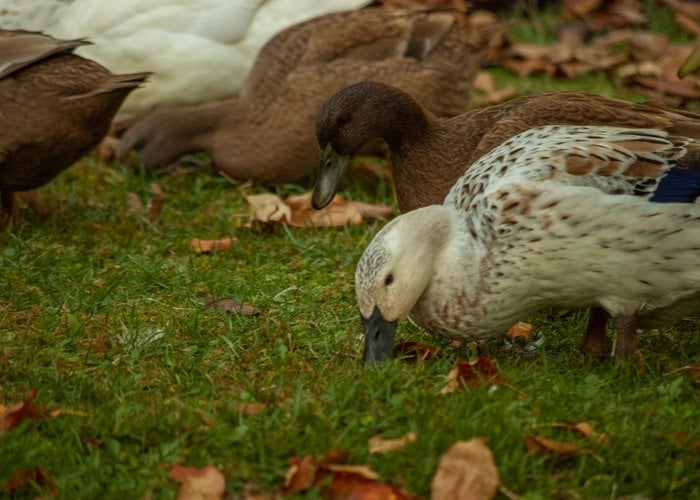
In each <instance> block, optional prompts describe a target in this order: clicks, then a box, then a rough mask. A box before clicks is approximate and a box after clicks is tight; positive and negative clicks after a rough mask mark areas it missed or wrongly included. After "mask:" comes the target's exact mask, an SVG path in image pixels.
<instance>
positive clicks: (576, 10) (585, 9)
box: [564, 0, 603, 18]
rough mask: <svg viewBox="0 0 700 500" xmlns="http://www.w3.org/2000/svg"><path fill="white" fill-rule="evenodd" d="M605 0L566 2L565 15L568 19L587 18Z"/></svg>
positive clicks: (573, 0) (566, 0) (571, 0)
mask: <svg viewBox="0 0 700 500" xmlns="http://www.w3.org/2000/svg"><path fill="white" fill-rule="evenodd" d="M602 1H603V0H564V15H565V16H566V17H568V18H577V17H583V16H587V15H588V14H590V13H591V12H593V11H594V10H596V9H598V8H599V7H600V4H601V3H602Z"/></svg>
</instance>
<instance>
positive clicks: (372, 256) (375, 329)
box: [355, 205, 452, 361]
mask: <svg viewBox="0 0 700 500" xmlns="http://www.w3.org/2000/svg"><path fill="white" fill-rule="evenodd" d="M451 234H452V218H451V217H450V214H449V211H448V209H446V208H445V207H442V206H440V205H431V206H429V207H425V208H421V209H418V210H414V211H412V212H409V213H407V214H404V215H401V216H399V217H397V218H396V219H394V220H393V221H391V222H390V223H389V224H387V226H386V227H384V229H382V230H381V231H380V232H379V233H378V234H377V236H376V237H375V238H374V240H372V242H371V243H370V244H369V246H368V247H367V249H366V250H365V252H364V254H363V255H362V257H361V258H360V261H359V262H358V264H357V268H356V270H355V293H356V295H357V303H358V306H359V309H360V315H361V317H362V324H363V326H364V334H365V350H364V360H365V361H382V360H384V359H386V358H388V357H390V356H391V354H392V351H393V348H394V336H395V334H396V326H397V324H398V321H400V320H401V319H403V318H405V317H406V316H408V315H409V314H410V312H411V311H412V310H413V308H414V306H415V305H416V303H417V302H418V300H419V299H420V298H421V296H422V295H423V293H424V292H425V290H426V289H427V288H428V286H429V284H430V282H431V279H432V277H433V275H434V269H435V265H436V261H437V259H438V257H439V255H440V253H441V252H442V250H443V248H444V247H445V245H446V244H447V242H448V241H449V239H450V235H451Z"/></svg>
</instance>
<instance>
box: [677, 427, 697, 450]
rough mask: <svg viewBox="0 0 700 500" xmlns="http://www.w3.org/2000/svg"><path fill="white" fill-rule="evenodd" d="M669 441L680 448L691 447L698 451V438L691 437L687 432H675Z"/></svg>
mask: <svg viewBox="0 0 700 500" xmlns="http://www.w3.org/2000/svg"><path fill="white" fill-rule="evenodd" d="M671 443H672V444H673V445H674V446H678V447H681V448H683V447H689V448H693V449H694V450H695V451H696V452H698V453H700V439H697V438H693V437H691V436H690V434H688V432H685V431H683V432H677V433H676V434H674V435H673V436H672V437H671Z"/></svg>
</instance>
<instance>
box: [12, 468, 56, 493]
mask: <svg viewBox="0 0 700 500" xmlns="http://www.w3.org/2000/svg"><path fill="white" fill-rule="evenodd" d="M31 483H35V484H36V485H38V486H39V487H40V488H42V489H45V490H48V491H49V492H51V494H52V495H54V496H55V495H57V494H58V487H57V486H56V483H55V482H54V481H53V479H51V477H49V475H48V474H47V473H46V472H44V470H43V469H42V468H41V467H32V468H30V469H21V470H18V471H16V472H15V473H14V474H12V476H10V479H9V480H8V481H7V483H6V484H5V486H4V487H3V488H2V490H0V492H2V493H9V492H10V491H13V490H16V489H19V488H23V487H25V486H29V485H30V484H31Z"/></svg>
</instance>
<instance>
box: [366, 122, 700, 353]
mask: <svg viewBox="0 0 700 500" xmlns="http://www.w3.org/2000/svg"><path fill="white" fill-rule="evenodd" d="M699 148H700V145H698V144H697V143H696V142H694V141H692V140H690V139H685V138H678V137H668V135H667V133H666V132H663V131H661V130H638V129H619V128H612V127H571V126H547V127H540V128H536V129H531V130H528V131H526V132H524V133H522V134H519V135H517V136H515V137H514V138H512V139H510V140H509V141H507V142H505V143H504V144H503V145H501V146H499V147H497V148H496V149H494V150H492V151H491V152H490V153H489V154H487V155H485V156H483V157H482V158H481V159H479V160H478V161H477V162H475V163H474V164H473V165H472V166H471V167H469V169H468V170H467V172H466V173H465V175H464V176H463V177H462V178H461V179H460V180H459V181H458V182H457V183H456V184H455V185H454V187H453V188H452V190H451V191H450V193H449V194H448V196H447V197H446V199H445V202H444V204H443V205H442V206H439V205H433V206H429V207H425V208H422V209H418V210H415V211H413V212H409V213H406V214H404V215H401V216H400V217H398V218H397V219H395V220H394V221H392V222H390V223H389V224H388V225H387V226H386V227H385V228H384V229H383V230H382V231H381V232H380V233H379V234H378V235H377V236H376V237H375V239H374V240H373V241H372V242H371V243H370V245H369V246H368V248H367V249H366V250H365V253H364V255H363V256H362V258H361V259H360V262H359V264H358V266H357V271H356V278H355V279H356V293H357V300H358V304H359V308H360V312H361V314H362V316H363V318H364V319H365V324H366V325H369V326H370V330H369V331H367V332H366V333H367V339H368V344H369V345H368V348H367V349H368V352H369V355H368V358H369V359H376V358H381V357H383V356H384V355H386V354H388V353H387V352H385V351H386V349H385V348H384V352H375V351H374V347H373V346H372V344H373V342H374V340H373V339H375V338H379V337H381V336H382V335H384V334H383V333H382V330H381V328H379V329H377V328H376V326H373V325H376V324H377V321H376V320H377V318H378V317H379V316H381V319H382V321H384V322H388V323H391V322H395V321H397V320H400V319H402V318H403V317H405V316H407V315H410V316H411V318H412V319H414V320H415V321H416V322H417V323H418V324H419V325H421V326H422V327H424V328H426V329H427V330H429V331H431V332H433V333H437V334H441V335H445V336H448V337H453V338H463V339H472V340H476V339H485V338H490V337H494V336H497V335H500V334H503V333H505V331H506V330H507V329H508V327H510V326H511V325H513V324H514V323H516V322H517V321H519V320H522V319H524V318H525V316H527V315H528V314H529V313H531V312H534V311H536V310H538V309H541V308H544V307H549V306H561V307H598V306H600V307H603V308H604V309H606V310H607V311H608V312H609V313H610V314H611V315H612V316H614V317H628V316H632V317H633V318H634V319H635V321H636V326H639V327H642V328H648V327H658V326H665V325H670V324H673V323H674V322H675V321H677V320H679V319H680V318H682V317H683V316H685V315H697V314H699V313H700V266H698V265H697V263H698V257H699V256H700V206H698V205H697V204H694V203H692V202H690V201H692V200H685V201H688V202H686V203H653V202H651V201H650V200H649V198H651V196H652V194H654V195H658V194H659V193H660V192H662V191H664V190H665V189H666V188H665V185H664V182H665V180H666V179H672V176H671V175H670V174H671V173H672V172H674V170H675V169H679V168H681V167H680V166H679V165H680V164H682V162H683V161H684V160H690V159H693V158H697V156H695V155H696V154H697V151H698V149H699ZM683 167H684V168H683V169H682V170H684V171H685V172H691V173H695V174H698V175H700V171H699V170H698V167H697V166H696V165H683ZM698 175H696V176H698ZM681 188H683V186H681ZM681 188H678V189H681ZM674 189H676V188H674ZM375 308H376V311H375ZM372 318H374V319H373V320H372ZM382 321H380V323H381V322H382ZM390 335H393V333H390ZM374 354H378V356H375V355H374Z"/></svg>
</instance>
